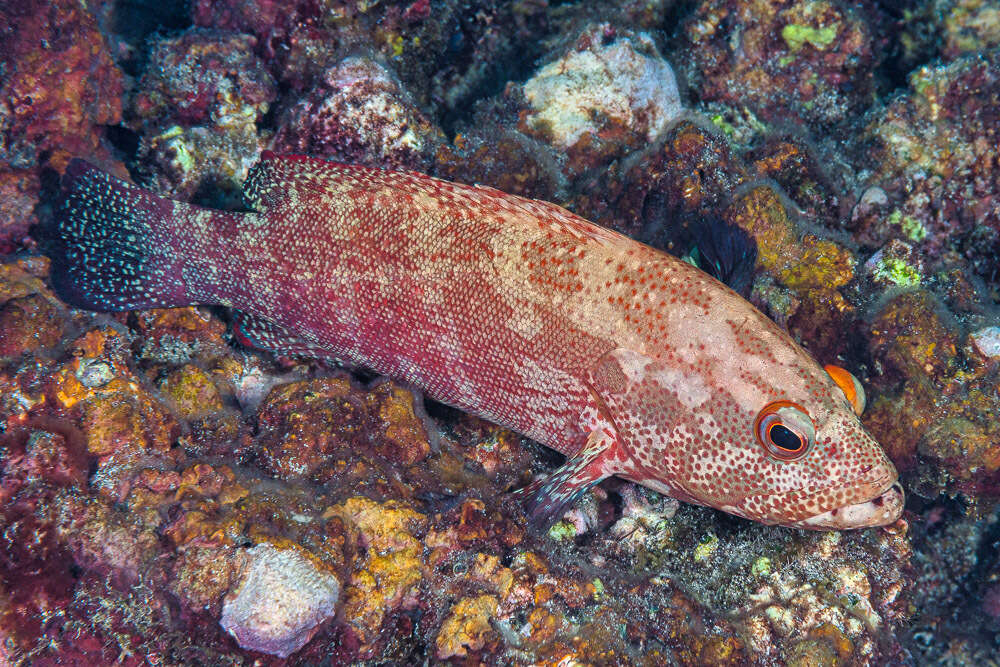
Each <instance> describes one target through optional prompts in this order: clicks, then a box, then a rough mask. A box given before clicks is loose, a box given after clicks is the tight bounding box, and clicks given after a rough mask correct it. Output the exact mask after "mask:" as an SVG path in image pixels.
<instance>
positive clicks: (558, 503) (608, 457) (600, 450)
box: [516, 429, 619, 527]
mask: <svg viewBox="0 0 1000 667" xmlns="http://www.w3.org/2000/svg"><path fill="white" fill-rule="evenodd" d="M618 452H619V450H618V442H617V440H615V438H614V436H613V435H612V434H611V433H610V432H609V431H608V430H605V429H599V430H596V431H593V432H592V433H591V434H590V435H589V436H588V437H587V442H586V444H585V445H584V447H583V449H581V450H580V451H579V452H577V453H576V454H575V455H573V456H570V457H568V458H567V459H566V462H565V463H564V464H563V465H562V467H560V468H559V469H558V470H556V471H555V472H553V473H552V474H551V475H549V476H548V477H546V478H544V479H541V480H538V481H536V482H534V483H532V484H529V485H528V486H526V487H524V488H523V489H519V490H518V491H517V492H516V493H517V494H518V495H522V496H526V498H527V499H526V501H525V509H526V511H527V514H528V517H529V519H530V520H531V522H532V523H533V524H535V525H536V526H541V527H544V526H548V525H549V524H551V523H553V522H554V521H555V520H556V519H558V518H559V517H561V516H562V515H563V514H564V513H565V512H566V511H567V510H568V509H569V508H570V506H571V505H572V504H573V503H574V502H575V501H576V500H577V499H578V498H579V497H580V496H581V495H583V493H584V492H585V491H586V490H587V489H589V488H591V487H592V486H594V485H595V484H597V483H598V482H600V481H601V480H602V479H606V478H608V477H610V476H612V475H614V474H615V472H617V469H616V462H617V456H618Z"/></svg>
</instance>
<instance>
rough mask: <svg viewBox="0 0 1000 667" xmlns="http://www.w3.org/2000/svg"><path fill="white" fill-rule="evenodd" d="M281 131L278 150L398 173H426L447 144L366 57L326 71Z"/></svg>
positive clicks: (389, 76)
mask: <svg viewBox="0 0 1000 667" xmlns="http://www.w3.org/2000/svg"><path fill="white" fill-rule="evenodd" d="M278 128H279V129H278V133H277V135H276V136H275V138H274V142H273V145H272V147H273V148H274V150H276V151H279V152H291V153H307V154H309V155H315V156H320V157H329V158H333V159H336V160H339V161H343V162H360V163H363V164H368V165H372V166H380V167H394V168H410V169H421V168H426V165H427V163H428V161H429V158H430V156H431V155H432V154H433V151H434V150H435V148H436V147H437V145H438V144H439V143H440V141H441V140H442V139H443V137H442V135H441V131H440V130H439V129H437V127H436V126H434V125H433V124H432V123H431V121H430V120H428V119H427V117H425V116H424V115H423V114H422V113H421V112H420V111H419V109H417V107H416V106H415V104H414V103H413V101H412V100H411V99H410V97H409V95H407V93H406V92H405V91H404V90H403V89H402V88H401V87H400V85H399V83H398V82H397V81H396V80H395V78H394V77H393V75H392V74H391V73H390V72H389V71H388V70H387V69H386V68H385V67H383V66H382V65H380V64H378V63H377V62H375V61H374V60H371V59H370V58H364V57H352V58H347V59H346V60H344V61H342V62H340V63H339V64H338V65H336V66H335V67H332V68H330V69H329V70H327V72H326V74H325V75H324V77H323V82H322V83H321V84H320V85H319V86H317V87H316V89H315V90H313V91H312V92H311V93H309V94H308V95H307V96H306V97H305V98H304V99H302V100H301V101H300V102H298V103H297V104H295V105H294V106H292V107H291V108H290V109H288V110H287V111H286V112H285V113H284V114H283V115H282V117H281V120H279V122H278Z"/></svg>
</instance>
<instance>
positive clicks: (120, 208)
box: [48, 152, 904, 529]
mask: <svg viewBox="0 0 1000 667" xmlns="http://www.w3.org/2000/svg"><path fill="white" fill-rule="evenodd" d="M63 191H64V196H63V200H62V202H61V204H60V205H59V207H58V210H57V212H56V214H55V223H54V232H53V234H54V239H53V243H52V245H51V247H50V248H49V250H48V252H49V253H50V256H51V258H52V271H51V279H52V281H53V286H54V288H55V290H56V292H57V293H58V294H59V295H60V296H61V298H62V299H63V300H64V301H66V302H67V303H68V304H70V305H72V306H75V307H78V308H84V309H89V310H94V311H105V312H107V311H122V310H133V309H146V308H169V307H179V306H189V305H195V304H208V305H217V306H224V307H227V308H231V309H233V311H234V331H235V333H236V337H237V338H238V339H239V340H241V341H243V342H245V343H248V344H250V345H252V346H254V347H258V348H262V349H268V350H274V351H279V352H282V353H287V354H298V355H306V356H311V357H318V358H323V359H332V360H337V361H340V362H342V363H346V364H351V365H354V366H357V367H363V368H365V369H368V370H371V371H374V372H376V373H378V374H380V375H384V376H388V377H391V378H395V379H397V380H399V381H401V382H404V383H407V384H408V385H410V386H413V387H416V388H418V389H420V390H422V391H423V392H424V393H425V395H427V396H429V397H430V398H432V399H434V400H436V401H439V402H442V403H445V404H448V405H451V406H454V407H456V408H459V409H460V410H464V411H466V412H468V413H471V414H474V415H477V416H479V417H482V418H484V419H486V420H489V421H491V422H494V423H496V424H499V425H501V426H504V427H507V428H509V429H512V430H514V431H517V432H519V433H521V434H523V435H525V436H527V437H529V438H531V439H533V440H535V441H537V442H539V443H541V444H543V445H546V446H548V447H551V448H552V449H555V450H557V451H558V452H560V453H561V454H563V455H564V456H565V461H564V463H563V464H562V465H561V466H560V467H559V468H557V469H556V470H555V471H554V472H552V473H551V474H550V475H548V476H547V477H544V478H542V479H539V480H537V481H536V482H534V483H533V484H531V485H529V487H526V488H527V491H525V490H524V489H522V493H521V495H522V497H523V498H524V506H525V511H526V514H527V516H528V517H529V519H530V520H531V521H532V522H534V523H536V524H539V525H543V526H544V525H547V524H548V523H550V522H552V521H554V520H555V519H557V518H558V517H560V516H562V515H563V514H564V513H565V512H566V511H567V510H568V509H569V508H571V506H572V505H573V503H574V502H575V501H576V500H577V499H578V498H579V497H580V496H581V494H583V493H584V492H585V491H586V490H588V489H590V488H591V487H593V486H594V485H595V484H597V483H599V482H600V481H602V480H604V479H606V478H608V477H611V476H617V477H621V478H624V479H626V480H629V481H632V482H635V483H637V484H641V485H643V486H646V487H648V488H651V489H653V490H655V491H658V492H660V493H663V494H666V495H668V496H671V497H673V498H676V499H678V500H681V501H685V502H689V503H694V504H698V505H704V506H709V507H713V508H716V509H718V510H721V511H724V512H728V513H730V514H734V515H737V516H740V517H744V518H746V519H750V520H753V521H758V522H762V523H765V524H772V525H773V524H777V525H781V526H788V527H797V528H808V529H852V528H863V527H871V526H880V525H886V524H889V523H892V522H894V521H896V520H897V519H898V518H899V516H900V514H901V512H902V508H903V500H904V494H903V489H902V486H901V485H900V484H899V482H898V475H897V472H896V469H895V467H894V466H893V464H892V462H891V461H890V460H889V459H888V458H887V456H886V454H885V453H884V451H883V450H882V448H881V447H880V445H879V444H878V442H877V441H876V440H875V439H874V438H873V437H872V436H871V435H870V434H869V433H868V432H867V431H866V430H865V428H864V426H863V425H862V423H861V421H860V420H859V418H858V416H857V414H856V413H855V410H854V408H853V407H852V404H851V402H850V401H849V400H848V397H847V394H846V393H845V391H846V390H847V388H848V383H850V382H851V381H852V380H851V379H852V378H853V376H852V375H850V373H847V372H846V371H844V373H845V374H846V375H845V374H841V373H836V374H834V375H833V376H832V375H831V374H830V373H829V372H827V371H826V370H825V369H824V368H822V367H821V366H820V365H819V363H818V362H817V361H816V360H815V359H814V358H813V357H812V356H810V354H809V353H808V352H807V351H805V350H804V349H803V348H802V347H801V346H800V345H799V344H797V343H796V342H795V341H794V340H793V339H792V338H791V337H790V336H789V335H788V334H787V333H786V332H785V331H784V330H783V329H781V328H780V327H779V326H778V325H777V324H775V323H774V322H773V321H772V320H771V319H769V318H768V317H767V316H766V315H764V314H763V313H761V312H760V311H759V310H757V309H756V308H755V307H754V306H753V305H752V304H750V303H749V302H748V301H746V300H745V299H744V298H742V297H741V296H740V295H738V294H737V293H736V292H734V291H733V290H731V289H730V288H729V287H727V286H726V285H724V284H723V283H721V282H719V281H717V280H715V279H714V278H712V277H711V276H709V275H707V274H706V273H704V272H702V271H701V270H699V269H697V268H696V267H694V266H691V265H690V264H688V263H687V262H684V261H681V260H679V259H677V258H675V257H673V256H671V255H669V254H667V253H664V252H662V251H659V250H656V249H654V248H652V247H650V246H647V245H643V244H641V243H639V242H637V241H635V240H633V239H630V238H628V237H626V236H624V235H621V234H618V233H616V232H614V231H611V230H608V229H605V228H602V227H600V226H598V225H595V224H593V223H591V222H589V221H587V220H585V219H583V218H581V217H579V216H577V215H575V214H573V213H571V212H570V211H568V210H566V209H564V208H562V207H560V206H558V205H556V204H552V203H548V202H544V201H539V200H532V199H526V198H522V197H518V196H514V195H510V194H505V193H503V192H501V191H499V190H496V189H493V188H490V187H485V186H482V185H464V184H460V183H454V182H448V181H444V180H440V179H437V178H433V177H431V176H428V175H425V174H420V173H415V172H404V171H386V170H381V169H376V168H370V167H365V166H358V165H346V164H339V163H335V162H329V161H325V160H321V159H317V158H312V157H308V156H300V155H277V154H274V153H271V152H264V153H262V154H261V156H260V158H259V161H258V162H257V163H256V164H255V165H254V166H253V167H252V168H251V170H250V172H249V173H248V176H247V179H246V181H245V183H244V186H243V198H244V201H245V205H246V210H244V211H221V210H213V209H208V208H202V207H199V206H195V205H192V204H188V203H185V202H180V201H174V200H171V199H168V198H165V197H162V196H159V195H157V194H155V193H153V192H151V191H149V190H146V189H143V188H141V187H138V186H136V185H133V184H130V183H128V182H126V181H123V180H120V179H118V178H115V177H114V176H111V175H110V174H108V173H106V172H104V171H101V170H100V169H98V168H97V167H94V166H93V165H91V164H89V163H87V162H85V161H83V160H80V159H74V160H73V161H72V162H70V164H69V166H68V167H67V169H66V172H65V174H64V177H63ZM838 378H839V379H838ZM850 389H852V390H854V389H855V387H854V386H853V385H852V386H850Z"/></svg>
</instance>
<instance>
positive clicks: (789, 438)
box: [767, 424, 802, 452]
mask: <svg viewBox="0 0 1000 667" xmlns="http://www.w3.org/2000/svg"><path fill="white" fill-rule="evenodd" d="M767 435H768V437H769V438H771V442H773V443H774V446H775V447H778V448H779V449H784V450H786V451H789V452H796V451H798V450H800V449H802V438H800V437H799V436H798V435H797V434H796V433H795V432H794V431H792V430H791V429H790V428H788V427H787V426H785V425H783V424H775V425H773V426H772V427H771V428H770V429H769V430H768V432H767Z"/></svg>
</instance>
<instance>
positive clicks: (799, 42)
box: [781, 23, 837, 52]
mask: <svg viewBox="0 0 1000 667" xmlns="http://www.w3.org/2000/svg"><path fill="white" fill-rule="evenodd" d="M781 38H782V39H783V40H785V44H787V45H788V48H790V49H791V50H792V51H793V52H794V51H798V50H800V49H801V48H802V47H803V46H805V45H806V44H811V45H812V46H813V48H816V49H819V50H820V51H822V50H824V49H826V47H828V46H830V45H831V44H833V40H834V39H836V38H837V29H836V28H835V27H833V26H826V27H824V28H814V27H812V26H809V25H801V24H798V23H790V24H788V25H786V26H785V27H784V28H782V29H781Z"/></svg>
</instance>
